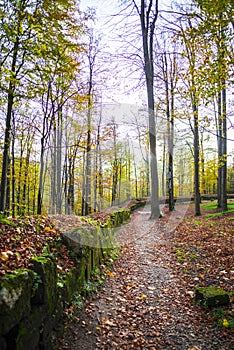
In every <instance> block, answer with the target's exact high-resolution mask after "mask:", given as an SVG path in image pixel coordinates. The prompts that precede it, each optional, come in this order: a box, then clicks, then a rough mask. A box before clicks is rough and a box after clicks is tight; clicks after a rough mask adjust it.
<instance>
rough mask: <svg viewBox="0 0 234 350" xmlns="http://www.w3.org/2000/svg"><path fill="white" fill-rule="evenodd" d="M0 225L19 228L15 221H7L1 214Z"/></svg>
mask: <svg viewBox="0 0 234 350" xmlns="http://www.w3.org/2000/svg"><path fill="white" fill-rule="evenodd" d="M0 224H4V225H7V226H11V227H16V226H17V225H16V224H15V223H14V222H13V221H11V220H9V219H7V218H6V217H4V215H2V214H0Z"/></svg>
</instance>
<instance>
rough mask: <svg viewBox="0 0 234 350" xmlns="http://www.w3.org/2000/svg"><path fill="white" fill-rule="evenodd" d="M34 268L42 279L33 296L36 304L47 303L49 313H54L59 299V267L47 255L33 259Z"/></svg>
mask: <svg viewBox="0 0 234 350" xmlns="http://www.w3.org/2000/svg"><path fill="white" fill-rule="evenodd" d="M31 263H32V264H33V270H34V271H35V272H36V273H37V274H38V275H40V276H41V281H42V283H40V284H39V285H38V289H37V291H36V292H35V296H34V298H33V303H34V304H46V305H47V307H48V313H52V312H53V310H54V308H55V307H56V301H57V280H58V277H57V267H56V264H55V262H54V261H52V259H51V258H50V257H47V256H39V257H35V258H33V259H31Z"/></svg>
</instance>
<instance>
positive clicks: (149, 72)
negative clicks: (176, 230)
mask: <svg viewBox="0 0 234 350" xmlns="http://www.w3.org/2000/svg"><path fill="white" fill-rule="evenodd" d="M151 10H152V1H150V4H149V6H148V8H147V9H146V7H145V1H144V0H141V9H140V12H139V15H140V20H141V31H142V45H143V54H144V72H145V78H146V89H147V99H148V116H149V140H150V170H151V174H150V177H151V216H150V218H151V219H156V218H158V217H160V209H159V184H158V165H157V154H156V124H155V111H154V60H153V41H154V35H155V33H154V31H155V23H156V20H157V16H158V1H156V4H155V14H154V15H153V19H152V21H151V20H150V14H151Z"/></svg>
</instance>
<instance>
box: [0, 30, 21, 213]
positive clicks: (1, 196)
mask: <svg viewBox="0 0 234 350" xmlns="http://www.w3.org/2000/svg"><path fill="white" fill-rule="evenodd" d="M18 50H19V37H18V36H17V38H16V41H15V43H14V48H13V58H12V65H11V73H12V78H13V79H12V80H10V82H9V88H8V96H7V115H6V128H5V136H4V148H3V158H2V177H1V188H0V212H4V211H5V200H6V186H7V173H8V163H9V149H10V141H11V136H10V135H11V116H12V109H13V104H14V91H15V81H14V79H15V78H16V77H15V75H16V73H15V72H16V61H17V56H18Z"/></svg>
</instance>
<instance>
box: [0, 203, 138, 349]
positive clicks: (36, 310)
mask: <svg viewBox="0 0 234 350" xmlns="http://www.w3.org/2000/svg"><path fill="white" fill-rule="evenodd" d="M131 211H132V210H131V208H129V209H120V210H117V211H115V212H112V213H111V214H110V216H109V217H108V225H107V227H106V228H103V227H102V228H100V227H99V228H98V227H92V228H86V231H83V232H82V234H83V238H84V241H83V242H77V240H76V239H75V240H73V239H72V237H73V238H74V234H80V233H79V232H77V231H76V232H73V233H72V234H73V236H72V235H64V240H65V242H66V243H67V244H68V245H69V247H70V249H73V250H74V252H75V253H76V255H77V258H78V259H79V264H78V266H77V268H72V269H71V270H70V271H69V272H68V273H66V274H65V273H64V274H63V275H62V278H61V275H60V274H59V273H58V270H57V265H56V262H55V261H54V259H53V256H40V257H35V258H33V259H32V261H31V263H32V268H31V269H22V270H18V271H17V273H15V274H8V275H5V276H4V278H3V279H2V280H0V349H1V350H28V349H30V350H39V349H46V350H48V349H50V339H51V336H52V335H53V332H55V331H56V329H57V327H58V325H60V324H61V321H62V317H63V310H64V309H65V307H66V306H67V305H68V304H69V303H70V302H71V298H72V296H73V295H74V293H75V292H77V291H79V290H81V288H82V286H83V284H84V282H85V281H87V280H88V279H89V278H90V275H91V272H92V270H94V269H95V268H96V267H98V265H99V264H100V263H101V262H102V261H103V259H104V258H105V257H107V255H108V254H110V252H111V250H112V243H113V242H114V235H113V230H112V229H111V228H110V226H111V227H115V226H118V225H120V224H121V223H123V222H124V221H125V220H127V219H128V218H129V217H130V213H131ZM100 235H101V237H102V240H100V239H99V238H100ZM103 237H104V241H103ZM90 238H91V239H94V238H95V239H94V242H96V243H95V245H93V246H92V245H91V246H90V245H89V242H90ZM85 239H86V242H87V244H84V243H85ZM80 243H82V244H80Z"/></svg>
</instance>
